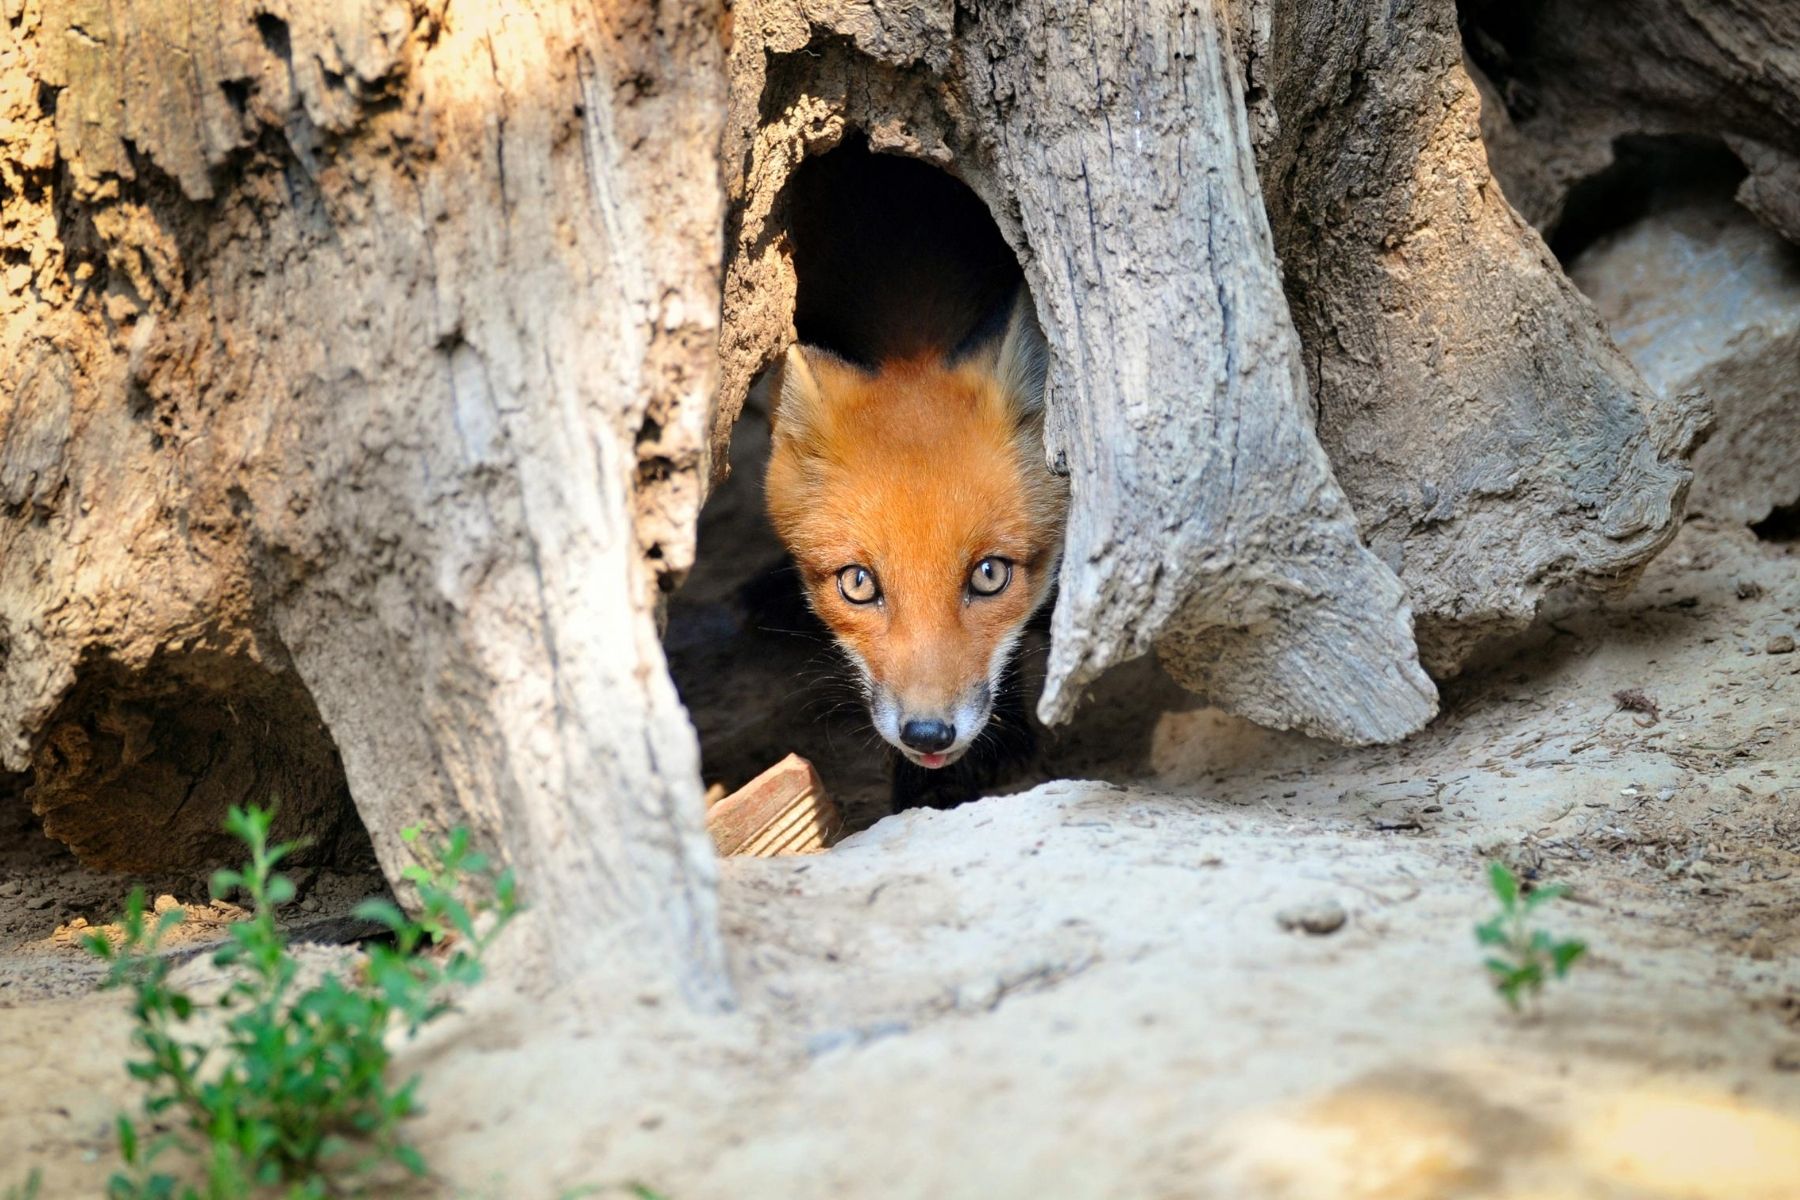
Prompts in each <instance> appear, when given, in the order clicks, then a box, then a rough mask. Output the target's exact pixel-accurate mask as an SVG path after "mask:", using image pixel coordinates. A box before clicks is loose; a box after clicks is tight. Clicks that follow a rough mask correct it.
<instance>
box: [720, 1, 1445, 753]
mask: <svg viewBox="0 0 1800 1200" xmlns="http://www.w3.org/2000/svg"><path fill="white" fill-rule="evenodd" d="M738 29H739V37H738V41H737V44H736V46H735V47H734V55H733V87H734V98H733V99H734V103H733V112H732V116H731V120H730V126H729V131H728V135H727V142H726V151H725V161H726V163H727V164H734V163H744V164H746V165H745V167H744V169H743V173H742V175H741V176H740V177H737V178H735V179H733V181H732V198H733V203H734V215H735V218H736V219H735V222H734V228H733V236H732V239H731V246H730V254H731V259H730V262H729V265H728V272H729V273H728V282H727V288H726V301H725V313H726V334H725V341H724V347H725V352H724V366H723V380H722V382H723V392H722V397H721V401H722V402H721V404H720V409H719V414H718V418H717V422H716V424H715V426H714V439H715V442H714V456H715V461H723V454H722V453H721V452H720V447H721V445H722V443H723V440H724V438H725V437H726V436H728V431H729V425H730V422H731V420H733V419H734V418H735V416H736V413H737V410H738V407H739V406H740V404H741V402H742V399H743V396H744V394H745V392H746V391H747V390H748V387H749V383H750V381H751V380H752V379H753V378H754V377H755V375H756V373H757V372H758V371H760V370H761V369H763V367H765V366H766V365H767V364H768V363H769V362H770V361H772V360H773V358H774V356H775V354H776V353H778V352H779V350H780V349H781V347H782V345H783V344H784V342H785V340H786V339H787V337H788V336H790V333H789V328H788V326H789V316H790V314H791V311H792V296H793V277H792V270H791V267H790V266H789V264H788V263H787V262H786V260H785V258H784V257H783V255H782V253H781V251H780V246H781V239H780V231H781V222H782V219H783V213H782V210H781V188H782V186H783V185H784V184H785V183H786V180H787V177H788V174H789V173H790V172H791V170H792V169H793V167H794V166H795V165H796V164H797V163H798V162H799V161H800V160H801V158H803V157H804V155H805V154H807V153H809V152H817V151H820V150H824V149H829V148H830V147H831V146H833V145H835V144H836V143H837V142H838V141H839V140H840V139H841V138H842V137H843V136H844V135H845V132H846V130H848V129H850V128H856V129H860V130H862V131H864V132H866V133H867V134H868V135H869V136H870V138H871V141H872V143H873V144H874V146H875V148H876V149H878V150H888V151H891V152H898V153H905V154H910V155H914V156H916V157H920V158H924V159H926V160H929V161H933V162H936V163H939V164H941V165H944V166H946V167H948V168H950V169H952V170H953V171H954V172H955V173H956V174H958V175H959V176H961V177H962V178H963V179H964V180H965V181H966V182H968V183H969V184H970V186H972V187H973V188H974V189H975V191H976V192H977V193H978V194H980V195H981V196H982V198H983V199H984V200H985V201H986V202H987V204H988V207H989V209H990V210H991V211H992V212H993V213H994V215H995V217H996V219H997V220H998V221H999V223H1000V225H1001V228H1002V230H1003V232H1004V233H1006V235H1007V237H1008V240H1009V241H1010V242H1011V243H1012V244H1013V246H1014V248H1015V249H1016V250H1017V252H1018V254H1019V259H1020V263H1021V265H1022V266H1023V267H1024V269H1025V274H1026V278H1027V280H1028V282H1029V283H1030V285H1031V289H1032V294H1033V296H1034V298H1035V300H1036V303H1037V307H1038V315H1039V318H1040V321H1041V322H1042V324H1043V326H1044V328H1045V331H1046V333H1047V335H1048V338H1049V341H1050V344H1051V347H1052V351H1053V359H1054V366H1053V369H1052V373H1051V382H1050V412H1051V420H1050V428H1049V430H1048V431H1047V441H1048V443H1049V444H1048V445H1047V447H1046V452H1047V453H1048V455H1049V456H1050V460H1051V461H1052V462H1053V463H1055V464H1056V467H1057V469H1059V470H1063V471H1066V472H1067V473H1068V474H1069V476H1070V482H1071V488H1072V493H1073V501H1072V509H1071V514H1070V521H1069V528H1068V535H1067V540H1066V544H1065V549H1064V558H1063V568H1062V574H1061V581H1060V582H1061V594H1060V597H1059V599H1058V602H1057V609H1056V615H1055V619H1054V628H1053V634H1052V649H1051V658H1050V663H1049V669H1048V675H1047V680H1046V684H1045V691H1044V696H1043V699H1042V702H1041V705H1040V710H1039V711H1040V714H1041V715H1043V716H1044V717H1045V718H1046V719H1049V720H1058V719H1062V718H1066V717H1067V716H1068V715H1069V713H1070V712H1071V711H1072V709H1073V708H1074V706H1075V704H1076V702H1077V700H1078V699H1079V696H1080V694H1081V689H1082V687H1083V685H1084V684H1086V683H1087V682H1088V681H1090V680H1092V679H1093V678H1095V677H1096V676H1097V675H1098V674H1099V673H1100V672H1101V671H1103V670H1105V669H1106V668H1107V667H1108V666H1111V665H1112V664H1114V663H1117V662H1120V661H1123V660H1126V659H1129V658H1133V657H1136V656H1138V655H1141V654H1143V653H1145V652H1146V651H1148V650H1149V649H1151V647H1152V646H1153V645H1154V646H1155V647H1156V648H1157V649H1158V650H1159V651H1160V653H1161V655H1162V657H1163V660H1164V662H1165V663H1166V664H1167V665H1168V667H1169V668H1170V669H1171V671H1172V672H1173V673H1174V674H1175V675H1176V677H1177V678H1178V679H1181V680H1182V681H1183V682H1184V683H1186V684H1188V685H1190V686H1192V687H1194V688H1196V689H1197V690H1200V691H1203V692H1204V693H1205V694H1207V695H1208V696H1209V697H1211V698H1212V699H1214V700H1215V701H1217V702H1219V703H1222V704H1224V705H1226V706H1227V707H1229V708H1232V709H1233V710H1234V711H1237V712H1240V713H1243V714H1244V715H1247V716H1249V717H1251V718H1253V719H1255V720H1258V721H1261V722H1263V723H1264V724H1268V725H1274V726H1279V727H1289V728H1300V729H1304V730H1307V731H1309V732H1312V733H1316V734H1320V735H1322V736H1326V737H1331V738H1335V739H1338V740H1340V741H1346V742H1367V741H1379V740H1391V739H1395V738H1399V737H1402V736H1404V735H1405V734H1407V733H1409V732H1411V731H1413V730H1415V729H1417V728H1418V727H1419V726H1421V725H1422V724H1423V723H1424V722H1425V721H1426V720H1428V719H1429V718H1430V716H1431V714H1432V713H1433V712H1434V711H1435V699H1436V697H1435V692H1434V690H1433V688H1432V686H1431V683H1430V681H1429V680H1428V679H1426V678H1425V676H1424V674H1423V672H1422V671H1421V670H1420V669H1419V666H1418V663H1417V659H1416V655H1415V653H1414V650H1413V646H1412V639H1411V629H1410V617H1409V614H1408V612H1407V608H1406V604H1405V601H1404V598H1403V596H1402V593H1401V589H1400V587H1399V584H1398V582H1397V581H1396V580H1395V579H1394V577H1393V574H1392V572H1390V571H1389V570H1387V569H1386V568H1385V567H1384V566H1383V565H1382V564H1381V563H1380V562H1379V561H1377V560H1376V559H1375V558H1374V557H1373V556H1372V555H1370V554H1369V553H1368V551H1367V550H1365V549H1364V548H1363V547H1362V545H1361V544H1360V543H1359V542H1358V540H1357V533H1356V527H1355V523H1354V518H1353V516H1352V514H1351V512H1350V510H1349V508H1348V506H1347V505H1346V504H1345V502H1344V498H1343V494H1342V492H1341V491H1340V490H1339V489H1338V487H1337V484H1336V483H1335V481H1334V480H1333V478H1332V474H1331V469H1330V465H1329V464H1328V462H1327V461H1326V459H1325V456H1324V453H1323V452H1322V450H1321V449H1320V447H1319V444H1318V442H1317V440H1316V438H1315V437H1314V436H1313V429H1312V421H1311V414H1310V411H1309V405H1308V402H1307V399H1306V388H1305V379H1304V375H1303V372H1302V370H1301V367H1300V347H1299V344H1298V342H1297V340H1296V339H1295V337H1294V334H1293V329H1292V327H1291V325H1290V324H1289V322H1288V319H1287V313H1286V306H1285V303H1284V302H1283V300H1282V296H1281V291H1280V286H1279V275H1278V271H1277V268H1276V265H1275V260H1274V253H1273V247H1272V246H1271V244H1270V240H1269V234H1268V227H1267V222H1266V220H1265V218H1264V216H1263V213H1262V210H1261V207H1260V204H1259V203H1258V198H1257V188H1256V180H1255V175H1254V171H1253V169H1252V165H1251V161H1250V155H1249V138H1248V133H1247V130H1246V126H1245V115H1244V110H1243V104H1242V100H1241V87H1240V85H1239V83H1238V81H1237V73H1236V68H1235V66H1234V64H1233V61H1232V58H1231V55H1230V52H1229V46H1228V43H1227V40H1226V35H1225V31H1224V29H1223V27H1222V25H1221V21H1220V14H1219V12H1218V11H1217V10H1216V9H1215V8H1214V6H1213V5H1211V4H1210V3H1165V4H1156V5H1151V6H1148V7H1144V6H1136V5H1125V4H1114V5H1072V4H1062V3H1039V4H1022V5H1011V6H1005V7H999V6H993V7H988V6H979V7H977V8H976V9H974V10H973V11H972V12H964V11H963V10H960V9H959V8H958V7H957V6H956V5H955V4H954V3H950V2H949V0H944V2H940V3H916V2H915V3H894V2H889V3H881V2H874V3H856V2H848V3H835V4H808V5H804V6H803V5H800V4H797V3H792V2H789V0H772V2H764V3H758V4H754V5H751V6H748V7H747V8H746V10H745V12H744V13H743V14H742V15H741V16H740V18H739V23H738Z"/></svg>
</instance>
